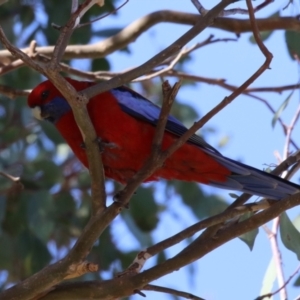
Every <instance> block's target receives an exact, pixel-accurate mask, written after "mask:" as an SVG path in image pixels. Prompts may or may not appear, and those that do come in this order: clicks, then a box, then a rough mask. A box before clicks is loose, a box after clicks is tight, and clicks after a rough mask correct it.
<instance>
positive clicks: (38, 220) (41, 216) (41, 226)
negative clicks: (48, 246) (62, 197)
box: [27, 190, 54, 243]
mask: <svg viewBox="0 0 300 300" xmlns="http://www.w3.org/2000/svg"><path fill="white" fill-rule="evenodd" d="M27 203H28V204H27V220H28V226H29V228H30V229H31V231H32V232H34V234H35V235H36V236H37V237H38V238H39V239H40V240H41V241H43V242H44V243H47V242H48V240H49V238H50V234H51V232H52V230H53V228H54V222H53V221H52V220H51V219H50V214H49V213H50V211H51V207H52V205H53V200H52V196H51V195H50V194H49V192H48V191H46V190H40V191H38V192H35V193H32V195H31V196H30V198H29V199H28V200H27Z"/></svg>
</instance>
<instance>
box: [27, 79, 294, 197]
mask: <svg viewBox="0 0 300 300" xmlns="http://www.w3.org/2000/svg"><path fill="white" fill-rule="evenodd" d="M67 80H68V81H69V82H70V83H71V84H72V85H73V86H74V87H75V89H76V90H77V91H81V90H84V89H86V88H87V87H89V86H91V85H94V84H95V83H94V82H82V81H76V80H73V79H70V78H67ZM28 106H29V107H30V108H32V109H33V113H34V116H35V117H37V118H38V119H45V120H47V121H49V122H51V123H53V124H54V125H55V126H56V128H57V130H58V131H59V132H60V133H61V135H62V136H63V138H64V139H65V140H66V142H67V143H68V144H69V146H70V147H71V149H72V150H73V152H74V153H75V155H76V156H77V158H78V159H79V160H80V161H81V162H82V163H83V165H85V166H86V167H88V161H87V157H86V153H85V150H84V148H83V147H82V144H83V139H82V135H81V133H80V130H79V128H78V126H77V125H76V122H75V119H74V116H73V113H72V110H71V107H70V105H69V104H68V102H67V100H65V99H64V97H63V96H62V94H61V93H60V92H59V91H58V90H57V88H56V87H55V86H54V85H53V84H52V83H51V82H50V81H49V80H47V81H45V82H42V83H41V84H39V85H38V86H37V87H36V88H34V89H33V90H32V92H31V93H30V95H29V97H28ZM87 109H88V112H89V115H90V118H91V121H92V123H93V125H94V127H95V130H96V133H97V135H98V137H99V138H101V141H103V142H104V143H108V144H110V145H113V146H112V147H105V149H104V152H103V154H102V159H103V165H104V170H105V175H106V177H108V178H111V179H114V180H116V181H118V182H120V183H122V184H126V182H127V181H128V180H129V179H130V178H131V177H132V176H133V175H134V174H135V173H136V172H137V171H138V170H139V169H140V168H141V167H142V166H143V164H144V162H145V161H146V160H147V158H148V157H149V155H150V152H151V145H152V140H153V136H154V132H155V126H156V124H157V121H158V117H159V114H160V108H159V107H158V106H156V105H154V104H153V103H152V102H150V101H149V100H147V99H146V98H144V97H143V96H141V95H139V94H138V93H136V92H134V91H132V90H130V89H129V88H126V87H123V86H122V87H118V88H115V89H112V90H110V91H107V92H104V93H101V94H99V95H97V96H95V97H93V98H91V99H90V101H89V103H88V104H87ZM186 131H187V129H186V127H184V126H183V125H182V123H181V122H180V121H178V120H177V119H176V118H174V117H172V116H169V117H168V121H167V125H166V129H165V134H164V138H163V143H162V148H163V149H166V148H167V147H169V146H170V145H171V144H172V143H173V142H174V141H175V140H177V139H178V137H179V136H181V135H182V134H183V133H185V132H186ZM159 178H164V179H177V180H184V181H194V182H199V183H204V184H208V185H211V186H216V187H219V188H224V189H230V190H238V191H242V192H246V193H250V194H253V195H259V196H263V197H267V198H271V199H281V198H284V197H286V196H288V195H291V194H294V193H297V192H299V191H300V186H299V185H296V184H294V183H291V182H289V181H286V180H284V179H282V178H280V177H277V176H274V175H271V174H268V173H266V172H263V171H260V170H257V169H255V168H252V167H250V166H247V165H245V164H242V163H240V162H237V161H234V160H232V159H230V158H227V157H224V156H223V155H222V154H221V153H219V152H218V151H217V150H216V149H214V148H213V147H212V146H210V145H209V144H207V143H206V142H205V141H204V140H203V139H202V138H201V137H199V136H197V135H193V136H192V137H191V138H190V139H189V140H188V141H187V143H185V144H184V145H183V146H182V147H181V148H179V149H178V150H177V151H175V153H174V154H173V155H172V156H171V157H169V158H168V159H167V160H166V161H165V163H164V165H163V166H162V167H161V168H160V169H158V170H157V171H155V172H154V174H152V175H151V176H150V177H149V178H147V180H146V181H152V180H158V179H159Z"/></svg>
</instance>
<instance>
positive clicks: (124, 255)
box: [0, 0, 300, 292]
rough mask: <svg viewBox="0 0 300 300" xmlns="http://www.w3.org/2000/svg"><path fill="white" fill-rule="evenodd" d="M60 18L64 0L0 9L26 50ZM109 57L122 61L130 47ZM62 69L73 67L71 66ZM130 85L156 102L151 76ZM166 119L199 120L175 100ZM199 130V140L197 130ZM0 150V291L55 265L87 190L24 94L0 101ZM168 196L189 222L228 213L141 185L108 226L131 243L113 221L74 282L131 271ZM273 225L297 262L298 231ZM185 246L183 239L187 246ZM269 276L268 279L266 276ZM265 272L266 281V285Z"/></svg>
mask: <svg viewBox="0 0 300 300" xmlns="http://www.w3.org/2000/svg"><path fill="white" fill-rule="evenodd" d="M116 2H117V1H115V0H106V1H105V6H104V7H102V8H100V7H98V6H96V5H95V6H93V7H92V8H91V9H90V10H88V12H87V13H86V14H85V16H84V18H83V20H82V22H87V21H89V20H92V19H95V18H96V17H98V16H99V15H100V14H102V13H105V12H110V11H112V10H114V9H115V8H116ZM69 13H70V2H69V1H60V3H59V9H57V6H56V5H54V4H53V3H52V2H51V1H41V0H40V1H35V4H34V5H33V4H32V3H30V1H21V0H18V1H17V0H15V1H9V2H8V3H7V4H5V5H2V6H1V10H0V19H1V26H2V27H3V29H4V31H5V33H6V35H7V37H8V39H9V40H10V41H11V42H12V43H13V44H15V45H17V46H18V47H20V48H22V47H26V46H28V44H29V43H30V42H31V41H32V40H33V39H35V40H37V42H38V44H39V45H43V46H46V45H54V44H55V43H56V41H57V38H58V36H59V31H58V30H56V29H54V28H53V26H51V24H52V23H55V24H57V25H63V24H65V22H66V16H69ZM116 15H118V12H116ZM276 16H278V14H277V15H276ZM120 29H121V28H120V27H118V26H111V27H110V28H107V29H105V30H101V31H97V30H96V29H95V27H94V26H93V25H91V24H89V25H87V26H84V27H81V28H79V29H78V30H76V31H75V32H74V33H73V35H72V37H71V39H70V44H74V45H80V44H83V45H85V44H89V43H90V42H91V40H92V39H99V38H103V37H109V36H111V35H114V34H116V33H117V32H119V30H120ZM271 33H272V31H267V32H265V35H264V38H265V39H267V38H268V37H269V36H270V35H271ZM298 35H299V33H298V32H295V31H290V30H287V31H286V34H285V38H286V45H287V47H288V50H289V53H290V55H291V57H293V58H295V55H296V54H297V53H298V52H299V43H298V42H297V41H299V40H300V39H299V38H298ZM252 39H253V38H252ZM1 49H3V48H1ZM118 51H123V52H124V53H125V54H126V55H127V56H128V58H130V57H131V56H130V55H131V54H130V48H129V46H126V47H122V48H121V49H119V50H118ZM189 59H190V57H189V56H188V55H187V56H186V57H184V58H183V59H182V60H181V61H180V63H179V65H177V67H176V68H175V71H177V72H181V71H186V68H185V66H186V63H187V62H188V61H189ZM64 62H65V63H67V64H69V65H76V64H78V60H71V61H67V60H65V61H64ZM85 67H86V71H93V72H96V71H99V70H101V71H109V70H110V69H111V61H110V60H109V59H108V58H106V57H101V58H97V59H93V60H91V59H89V60H86V61H85ZM43 79H44V78H43V76H42V75H41V74H38V73H37V72H35V71H33V70H32V69H30V68H28V67H21V68H18V69H15V70H14V71H13V72H8V73H6V74H5V75H4V76H1V77H0V85H3V86H4V85H5V86H11V87H17V88H18V89H31V88H32V87H34V86H36V85H37V84H38V83H39V82H40V81H41V80H43ZM184 84H185V85H192V84H193V82H192V81H190V80H186V81H185V82H184ZM139 88H140V89H141V91H142V92H143V94H144V95H145V96H147V97H150V98H152V99H154V101H155V100H156V102H158V103H159V102H161V101H160V100H161V99H158V96H157V95H158V94H159V93H160V92H161V84H160V82H159V81H158V80H157V79H151V80H149V82H148V83H147V85H146V84H145V83H141V84H140V85H139ZM291 95H292V93H291ZM291 95H290V96H289V97H287V98H286V100H285V101H284V102H283V104H282V105H281V106H280V108H279V109H278V111H277V112H275V113H274V117H273V121H272V125H273V126H274V125H275V123H276V122H277V121H278V120H279V119H280V116H281V114H282V112H283V110H284V109H285V108H286V107H287V106H288V105H289V103H290V102H289V101H290V97H291ZM155 97H156V98H155ZM172 113H173V114H174V115H175V116H176V117H177V118H179V119H181V120H182V121H183V122H184V123H185V124H187V125H192V123H193V122H194V120H195V119H197V118H198V114H197V112H196V111H195V109H194V108H193V107H192V106H190V105H187V104H181V103H175V104H174V106H173V107H172ZM201 133H202V134H204V135H208V133H207V132H205V131H201ZM0 145H1V146H0V147H1V148H0V169H1V170H2V172H3V173H5V174H10V175H12V176H14V177H20V178H21V180H20V181H16V182H13V183H12V181H11V180H10V179H9V178H7V177H5V176H0V191H1V193H0V222H1V227H0V245H5V246H3V247H0V270H2V271H1V273H0V275H2V276H0V284H1V287H0V288H1V289H6V288H8V287H9V286H10V285H11V284H14V283H16V282H19V281H20V280H23V279H25V278H27V277H29V276H31V275H33V274H35V273H36V272H38V271H39V270H41V269H42V268H43V267H44V266H46V265H48V264H50V263H53V262H55V261H57V260H58V259H60V258H61V257H63V256H64V255H65V253H66V252H68V251H69V250H70V248H71V247H72V245H73V244H74V241H75V240H77V239H78V237H79V236H81V234H82V233H83V230H84V226H85V225H86V224H87V222H88V220H89V218H90V215H91V201H90V194H91V188H90V179H89V175H88V172H87V170H85V169H83V167H82V166H81V165H80V163H79V162H78V160H77V159H76V158H75V157H74V155H73V153H72V152H71V151H70V150H69V148H68V147H67V145H66V144H65V142H64V140H63V139H62V138H61V136H60V135H59V134H58V132H57V131H56V129H55V128H54V127H53V126H52V125H51V124H48V123H45V122H44V123H41V122H38V121H36V120H33V119H32V117H31V115H30V112H29V110H28V108H27V106H26V98H25V97H16V98H15V99H13V100H12V99H9V98H7V97H5V96H4V95H2V94H0ZM106 187H107V191H108V193H109V195H110V199H112V197H113V196H114V195H115V194H116V193H117V192H118V191H119V190H120V186H119V185H117V184H115V183H114V182H112V181H110V180H107V182H106ZM158 194H159V195H158ZM176 197H177V198H180V200H181V202H182V205H183V206H184V208H185V209H188V210H190V211H191V212H192V214H193V217H194V218H195V219H196V220H198V221H199V220H203V219H205V218H208V217H211V216H215V215H217V214H220V213H222V212H223V211H225V210H226V209H227V208H228V206H229V203H227V201H226V200H225V199H224V198H223V197H222V196H220V195H216V194H212V193H208V192H207V191H206V190H203V188H202V187H201V186H200V185H199V184H197V183H189V184H187V183H185V182H174V181H169V182H164V181H162V182H161V183H160V184H159V185H157V184H155V183H151V184H147V185H142V186H140V187H139V189H138V190H137V193H136V195H135V196H134V197H133V199H132V200H131V202H130V206H129V209H127V210H124V211H123V212H122V213H121V214H120V218H118V219H117V220H116V222H118V223H121V224H119V226H122V228H123V229H122V230H124V232H126V235H128V236H130V239H131V240H134V242H133V243H132V245H130V247H127V246H128V245H126V246H124V245H122V243H120V242H119V241H118V240H117V239H116V236H117V234H116V230H115V227H114V224H112V225H110V226H109V227H108V228H107V229H106V230H105V231H104V233H103V234H102V235H101V236H100V237H99V239H98V240H97V242H96V243H95V245H94V247H93V248H92V250H91V252H90V253H89V256H88V260H89V261H93V262H96V263H98V264H99V265H100V271H99V272H94V273H88V274H86V275H85V276H82V277H81V278H80V279H78V280H82V281H85V280H87V279H88V280H99V279H104V278H107V276H108V275H107V274H108V273H109V274H110V275H109V276H110V277H113V276H114V274H115V273H117V272H121V271H122V270H124V269H125V268H127V267H128V265H130V263H131V262H132V261H133V259H134V257H135V255H136V253H137V252H138V251H140V250H141V248H142V247H143V248H145V247H149V246H152V245H154V244H156V243H157V242H158V241H157V240H156V236H155V232H156V230H157V229H158V228H159V226H160V222H161V220H162V218H163V217H164V213H165V212H170V214H172V205H173V203H174V202H173V200H172V199H174V198H176ZM162 198H163V199H164V200H163V201H162V200H161V199H162ZM166 199H169V200H166ZM170 199H171V200H170ZM252 216H253V213H245V214H244V215H243V217H242V218H240V219H239V221H244V220H245V219H247V218H250V217H252ZM230 221H232V220H230ZM280 222H281V224H280V225H281V227H280V233H281V237H282V241H283V243H284V245H285V246H286V247H287V248H288V249H290V250H291V251H293V252H295V253H296V254H297V256H298V258H299V245H298V241H297V239H298V235H299V232H298V231H297V229H296V228H295V227H294V225H293V224H292V222H291V221H290V220H289V218H288V216H287V215H286V214H282V216H281V218H280ZM237 223H238V222H237ZM122 230H120V231H121V232H122ZM291 233H292V236H290V234H291ZM257 234H258V230H257V229H254V230H252V231H249V232H247V233H245V234H243V235H242V236H240V238H241V240H243V241H244V242H245V243H246V244H247V245H248V246H249V248H250V249H251V250H252V248H253V247H254V241H255V238H256V235H257ZM290 238H292V239H293V240H292V242H291V240H290ZM193 240H194V239H192V238H191V239H190V240H189V242H192V241H193ZM167 258H168V255H167V253H166V251H162V252H161V253H160V255H159V256H158V257H157V263H160V262H162V261H165V260H166V259H167ZM270 268H271V267H270ZM268 272H269V273H272V272H271V271H270V269H269V270H268ZM273 275H274V273H272V274H271V275H270V276H271V277H272V278H273V277H274V276H273ZM190 276H191V277H192V272H191V273H190ZM273 281H274V280H272V284H270V283H268V284H267V283H266V285H268V287H267V288H265V290H264V292H266V290H268V289H271V288H272V285H273ZM298 282H299V279H298V281H297V284H298Z"/></svg>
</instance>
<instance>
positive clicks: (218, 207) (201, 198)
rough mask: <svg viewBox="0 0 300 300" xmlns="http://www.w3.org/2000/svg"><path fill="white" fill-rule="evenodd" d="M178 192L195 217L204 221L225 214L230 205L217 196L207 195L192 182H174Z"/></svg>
mask: <svg viewBox="0 0 300 300" xmlns="http://www.w3.org/2000/svg"><path fill="white" fill-rule="evenodd" d="M174 187H175V190H176V192H177V193H178V194H179V195H181V197H182V200H183V202H184V203H185V204H186V205H188V206H189V207H190V208H191V210H192V212H193V213H194V215H195V216H196V217H197V218H199V219H203V218H206V217H210V216H213V215H216V214H218V213H221V212H223V211H224V210H225V209H226V208H227V206H228V204H227V203H226V202H225V201H224V199H223V198H222V197H220V196H217V195H205V194H204V193H203V192H202V190H201V187H200V185H199V184H197V183H192V182H188V183H187V182H183V181H176V182H174Z"/></svg>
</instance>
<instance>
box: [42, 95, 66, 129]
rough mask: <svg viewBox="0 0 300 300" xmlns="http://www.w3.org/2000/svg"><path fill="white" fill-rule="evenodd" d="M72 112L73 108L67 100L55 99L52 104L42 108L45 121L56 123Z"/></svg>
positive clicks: (49, 103)
mask: <svg viewBox="0 0 300 300" xmlns="http://www.w3.org/2000/svg"><path fill="white" fill-rule="evenodd" d="M69 111H71V107H70V105H69V103H68V102H67V100H66V99H64V98H62V97H55V98H53V100H52V101H51V102H48V103H46V104H44V105H42V106H41V114H42V115H44V116H45V120H47V121H49V122H51V123H56V122H57V121H58V120H59V119H60V118H61V117H62V116H63V115H65V114H66V113H68V112H69Z"/></svg>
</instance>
